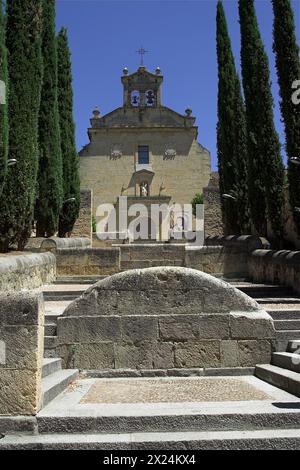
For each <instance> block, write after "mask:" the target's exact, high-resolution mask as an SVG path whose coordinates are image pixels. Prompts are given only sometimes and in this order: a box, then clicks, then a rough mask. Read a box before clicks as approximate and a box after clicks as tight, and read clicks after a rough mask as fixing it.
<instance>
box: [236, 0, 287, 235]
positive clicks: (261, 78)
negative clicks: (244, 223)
mask: <svg viewBox="0 0 300 470" xmlns="http://www.w3.org/2000/svg"><path fill="white" fill-rule="evenodd" d="M239 15H240V28H241V63H242V76H243V86H244V93H245V101H246V120H247V131H248V174H249V180H248V181H249V182H248V188H249V200H250V210H251V219H252V222H253V225H254V227H255V229H256V231H257V233H258V234H259V235H267V224H266V220H267V218H268V220H269V222H270V223H271V227H272V230H273V233H274V236H275V237H276V238H277V240H280V239H282V235H283V220H282V219H283V214H282V211H283V180H284V168H283V163H282V159H281V154H280V143H279V138H278V134H277V132H276V129H275V126H274V114H273V98H272V93H271V84H270V73H269V62H268V57H267V55H266V53H265V50H264V46H263V43H262V40H261V36H260V32H259V28H258V23H257V18H256V13H255V8H254V1H253V0H239Z"/></svg>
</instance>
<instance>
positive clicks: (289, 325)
mask: <svg viewBox="0 0 300 470" xmlns="http://www.w3.org/2000/svg"><path fill="white" fill-rule="evenodd" d="M274 326H275V330H277V331H282V330H300V320H275V321H274Z"/></svg>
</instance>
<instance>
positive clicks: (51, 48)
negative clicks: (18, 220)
mask: <svg viewBox="0 0 300 470" xmlns="http://www.w3.org/2000/svg"><path fill="white" fill-rule="evenodd" d="M42 54H43V87H42V96H41V108H40V116H39V145H40V161H39V173H38V198H37V201H36V206H35V217H36V233H37V236H40V237H44V236H46V237H50V236H52V235H54V234H55V233H56V232H57V230H58V218H59V213H60V210H61V207H62V202H63V181H62V158H61V147H60V129H59V113H58V100H57V47H56V35H55V0H43V36H42Z"/></svg>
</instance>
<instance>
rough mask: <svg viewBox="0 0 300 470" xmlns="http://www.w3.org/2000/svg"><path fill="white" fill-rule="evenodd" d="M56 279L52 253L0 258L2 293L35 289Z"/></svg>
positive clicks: (0, 287)
mask: <svg viewBox="0 0 300 470" xmlns="http://www.w3.org/2000/svg"><path fill="white" fill-rule="evenodd" d="M55 278H56V259H55V256H54V255H53V254H52V253H28V254H22V255H5V256H2V255H1V256H0V291H10V290H18V291H19V290H21V289H35V288H37V287H40V286H42V285H43V284H50V283H52V282H53V281H54V280H55Z"/></svg>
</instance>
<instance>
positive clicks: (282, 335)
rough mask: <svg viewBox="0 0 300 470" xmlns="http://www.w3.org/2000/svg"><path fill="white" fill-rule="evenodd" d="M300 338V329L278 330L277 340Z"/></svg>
mask: <svg viewBox="0 0 300 470" xmlns="http://www.w3.org/2000/svg"><path fill="white" fill-rule="evenodd" d="M299 338H300V330H279V331H276V340H277V341H287V343H288V341H290V340H292V339H299Z"/></svg>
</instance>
